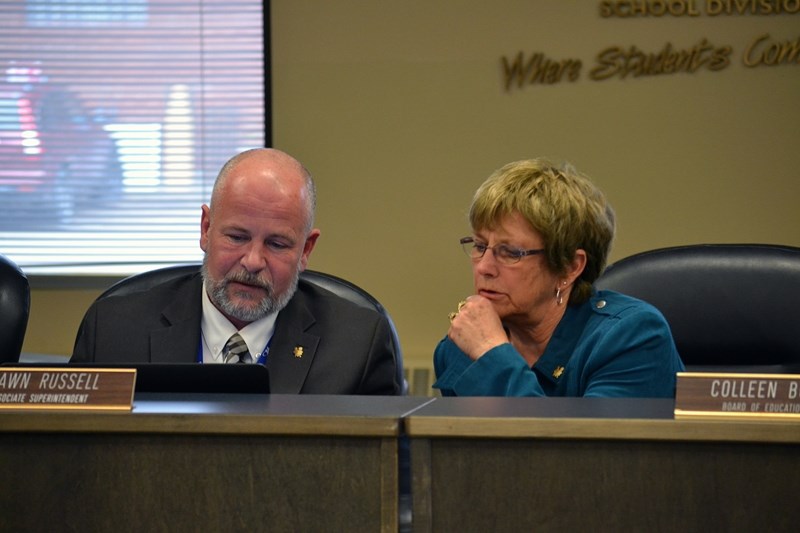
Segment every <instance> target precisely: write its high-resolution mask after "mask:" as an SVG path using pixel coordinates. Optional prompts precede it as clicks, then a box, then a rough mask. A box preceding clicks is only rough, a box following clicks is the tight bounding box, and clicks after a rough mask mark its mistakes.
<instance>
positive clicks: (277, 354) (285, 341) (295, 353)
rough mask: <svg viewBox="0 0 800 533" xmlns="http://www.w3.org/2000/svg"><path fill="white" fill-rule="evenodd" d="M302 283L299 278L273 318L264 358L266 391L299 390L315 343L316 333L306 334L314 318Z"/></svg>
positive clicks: (287, 392)
mask: <svg viewBox="0 0 800 533" xmlns="http://www.w3.org/2000/svg"><path fill="white" fill-rule="evenodd" d="M302 284H303V282H302V281H301V282H300V286H299V287H298V290H297V292H295V294H294V296H293V297H292V299H291V300H289V303H288V304H287V305H286V307H285V308H284V309H283V310H281V312H280V313H278V318H277V320H276V321H275V334H274V335H273V337H272V343H271V344H270V348H269V356H268V357H267V368H268V369H269V374H270V390H271V391H272V392H275V393H281V394H298V393H300V390H301V389H302V388H303V383H305V380H306V376H307V375H308V371H309V369H310V368H311V363H312V362H313V361H314V357H315V356H316V353H317V348H318V346H319V340H320V337H319V335H314V334H312V333H309V328H311V326H312V325H314V323H315V322H316V318H315V317H314V315H313V313H312V312H311V310H310V309H309V306H308V305H307V299H306V295H305V292H304V291H303V286H302Z"/></svg>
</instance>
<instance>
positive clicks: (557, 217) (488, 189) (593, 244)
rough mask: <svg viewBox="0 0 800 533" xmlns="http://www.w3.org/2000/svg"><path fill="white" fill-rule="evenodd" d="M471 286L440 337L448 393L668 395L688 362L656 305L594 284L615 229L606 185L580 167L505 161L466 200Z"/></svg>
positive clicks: (441, 376) (440, 366)
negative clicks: (601, 185) (602, 188)
mask: <svg viewBox="0 0 800 533" xmlns="http://www.w3.org/2000/svg"><path fill="white" fill-rule="evenodd" d="M469 217H470V223H471V225H472V229H473V235H472V236H471V237H465V238H463V239H461V244H462V246H463V247H464V249H465V251H466V252H467V254H468V255H469V256H470V258H471V261H472V272H473V282H474V285H475V294H474V295H472V296H470V297H469V298H467V299H466V300H465V301H463V302H461V303H460V304H459V305H458V311H457V312H454V313H451V314H450V321H451V324H450V330H449V331H448V332H447V337H446V338H445V339H444V340H442V341H441V342H440V343H439V345H438V346H437V347H436V351H435V353H434V367H435V370H436V377H437V380H436V383H435V384H434V387H436V388H438V389H439V390H440V391H441V393H442V395H444V396H608V397H610V396H627V397H672V396H674V393H675V373H676V372H679V371H682V370H683V363H681V360H680V357H679V356H678V352H677V350H676V348H675V343H674V341H673V340H672V335H671V333H670V330H669V326H668V325H667V322H666V321H665V320H664V317H663V316H662V315H661V313H659V312H658V310H656V309H655V308H654V307H653V306H651V305H649V304H647V303H645V302H642V301H641V300H637V299H635V298H631V297H629V296H625V295H622V294H619V293H615V292H611V291H596V290H595V289H594V287H593V285H592V284H593V283H594V281H595V280H596V279H597V277H598V276H599V275H600V273H601V272H602V271H603V268H604V267H605V264H606V260H607V258H608V253H609V249H610V248H611V242H612V240H613V238H614V214H613V211H612V209H611V207H610V206H609V205H608V203H607V202H606V200H605V198H604V196H603V194H602V193H601V192H600V191H599V190H598V189H597V188H596V187H595V186H594V185H593V184H592V183H591V182H590V181H589V180H588V179H587V178H586V177H585V176H582V175H581V174H579V173H577V172H576V171H575V170H574V169H573V168H571V167H569V166H565V167H563V168H558V167H556V166H554V165H553V164H552V163H550V162H548V161H546V160H543V159H533V160H529V161H518V162H515V163H510V164H508V165H506V166H504V167H502V168H500V169H499V170H497V171H496V172H495V173H494V174H492V175H491V176H490V177H489V178H488V179H487V180H486V181H485V182H484V183H483V185H481V186H480V188H479V189H478V191H477V192H476V193H475V197H474V199H473V202H472V206H471V208H470V214H469Z"/></svg>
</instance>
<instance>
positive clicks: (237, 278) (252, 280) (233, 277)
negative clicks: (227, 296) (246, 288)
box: [225, 271, 272, 294]
mask: <svg viewBox="0 0 800 533" xmlns="http://www.w3.org/2000/svg"><path fill="white" fill-rule="evenodd" d="M231 281H234V282H236V283H244V284H246V285H252V286H254V287H260V288H262V289H264V290H265V291H267V293H268V294H272V284H271V283H270V282H269V281H267V280H265V279H261V278H260V277H259V276H258V275H256V274H251V273H250V272H247V271H243V272H234V273H232V274H228V275H227V276H225V282H226V284H227V283H230V282H231Z"/></svg>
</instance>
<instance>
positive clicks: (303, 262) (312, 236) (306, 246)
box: [300, 228, 321, 272]
mask: <svg viewBox="0 0 800 533" xmlns="http://www.w3.org/2000/svg"><path fill="white" fill-rule="evenodd" d="M320 233H321V232H320V231H319V230H318V229H317V228H314V229H312V230H311V231H310V232H309V234H308V237H306V242H305V243H303V255H302V256H300V272H302V271H303V270H305V269H306V267H308V258H309V256H310V255H311V252H312V250H314V246H316V244H317V239H319V236H320Z"/></svg>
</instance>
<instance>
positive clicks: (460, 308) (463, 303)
mask: <svg viewBox="0 0 800 533" xmlns="http://www.w3.org/2000/svg"><path fill="white" fill-rule="evenodd" d="M465 305H467V301H466V300H461V301H460V302H458V310H459V311H461V310H462V309H464V306H465Z"/></svg>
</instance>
